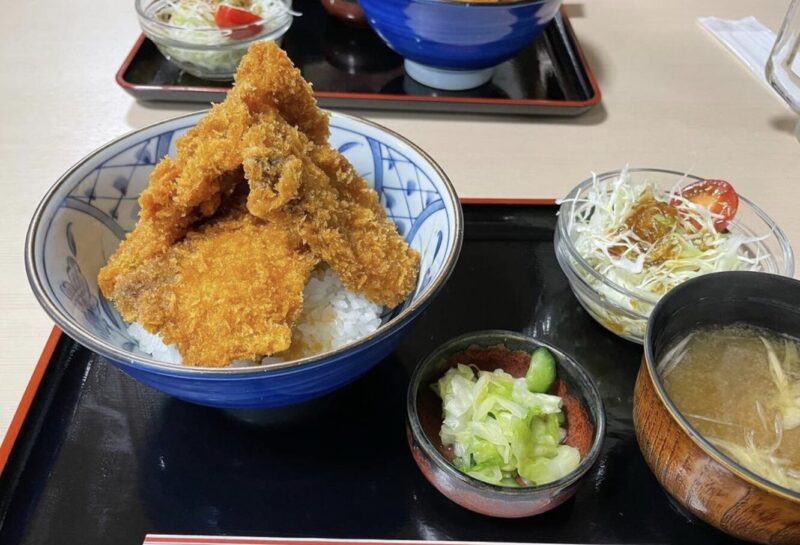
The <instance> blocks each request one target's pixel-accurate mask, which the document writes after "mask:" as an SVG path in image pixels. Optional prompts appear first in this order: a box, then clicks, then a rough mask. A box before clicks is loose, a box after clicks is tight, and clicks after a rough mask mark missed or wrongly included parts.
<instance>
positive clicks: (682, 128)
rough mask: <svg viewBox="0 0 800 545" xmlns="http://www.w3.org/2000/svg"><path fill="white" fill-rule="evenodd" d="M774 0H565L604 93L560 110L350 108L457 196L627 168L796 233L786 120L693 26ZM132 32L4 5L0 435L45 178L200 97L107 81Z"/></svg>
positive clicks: (25, 312) (797, 147) (794, 148)
mask: <svg viewBox="0 0 800 545" xmlns="http://www.w3.org/2000/svg"><path fill="white" fill-rule="evenodd" d="M787 5H788V0H762V1H760V2H753V1H752V0H706V1H704V2H698V1H697V0H669V1H657V0H649V1H648V0H591V1H587V2H585V3H573V4H569V5H568V13H569V14H570V15H571V18H572V22H573V26H574V28H575V31H576V33H577V35H578V38H579V40H580V42H581V44H582V46H583V49H584V51H585V53H586V55H587V57H588V59H589V62H590V64H591V66H592V68H593V70H594V72H595V74H596V75H597V79H598V82H599V85H600V88H601V90H602V93H603V101H602V104H601V105H600V106H598V107H595V108H594V109H593V110H591V111H590V112H589V113H587V114H585V115H583V116H581V117H578V118H575V119H561V118H550V119H543V118H522V117H520V118H509V117H499V116H497V117H491V116H490V117H487V116H483V117H476V116H466V115H458V116H454V115H433V114H429V115H426V114H407V113H397V114H388V113H377V112H357V113H360V114H361V115H364V116H366V117H369V118H371V119H373V120H376V121H378V122H379V123H383V124H385V125H387V126H388V127H390V128H392V129H394V130H396V131H398V132H400V133H401V134H403V135H405V136H407V137H409V138H410V139H411V140H413V141H414V142H416V143H417V144H419V145H420V146H422V147H423V148H424V149H425V150H426V151H428V152H429V153H430V154H431V155H432V156H433V157H434V158H435V159H436V160H437V161H438V162H439V163H440V164H441V166H442V167H443V168H444V169H445V171H446V172H447V173H448V174H449V176H450V178H451V179H452V180H453V182H454V184H455V185H456V188H457V189H458V191H459V193H460V194H461V195H462V196H465V197H556V196H560V195H563V194H564V193H566V191H567V190H568V189H569V188H570V187H571V186H573V185H575V184H576V183H577V182H578V181H580V180H582V179H584V178H585V177H586V176H587V175H588V174H589V172H590V171H592V170H594V171H598V172H601V171H605V170H612V169H615V168H619V167H621V166H623V165H624V164H625V163H630V164H631V165H632V166H654V167H655V166H659V167H663V168H671V169H676V170H690V171H691V172H693V173H696V174H698V175H701V176H707V177H712V176H713V177H715V178H726V179H728V180H731V181H732V182H733V183H734V185H735V186H736V188H737V189H738V190H739V191H740V192H741V193H743V194H745V195H747V196H750V197H752V198H753V199H754V200H755V201H756V202H757V203H758V204H759V205H761V207H762V208H763V209H765V210H766V211H767V212H768V213H769V214H770V215H772V216H773V218H775V219H776V221H777V222H778V223H779V225H781V226H782V227H783V228H784V229H785V230H786V232H787V234H788V235H789V238H790V240H792V241H793V242H794V243H797V241H800V214H797V212H796V211H797V204H796V199H797V198H798V196H800V190H798V187H797V186H798V181H800V180H798V176H799V175H800V144H798V142H797V141H796V140H795V138H794V136H793V135H792V130H793V126H794V121H795V116H794V114H793V113H792V112H791V111H790V110H789V108H788V107H787V106H785V105H784V104H783V103H782V102H781V101H780V99H778V98H777V96H776V95H774V94H773V93H772V92H771V91H770V90H769V89H768V88H767V87H766V86H765V85H764V84H763V83H761V82H760V81H758V80H757V79H756V78H755V77H754V76H753V75H752V74H750V73H749V72H748V71H747V70H746V69H745V68H744V66H743V65H741V64H740V63H739V61H738V60H736V59H735V58H734V57H733V56H732V55H731V54H730V53H729V52H727V51H726V50H725V49H724V48H723V46H722V45H720V44H719V43H718V42H716V41H715V40H714V39H713V38H712V37H711V35H709V34H708V33H707V32H706V31H704V30H703V29H702V28H701V27H700V26H699V25H698V24H697V21H696V19H697V17H699V16H703V15H716V16H719V17H724V18H739V17H744V16H747V15H754V16H756V17H757V18H758V19H759V20H760V21H761V22H763V23H764V24H765V25H767V26H768V27H770V28H772V29H777V28H778V26H779V24H780V21H781V19H782V17H783V14H784V12H785V10H786V8H787ZM138 35H139V28H138V24H137V21H136V17H135V14H134V10H133V0H109V1H106V2H97V1H96V0H94V1H91V0H71V1H69V2H64V1H56V0H46V1H40V2H24V1H23V2H11V3H8V5H6V6H5V7H4V16H3V17H2V18H0V70H1V71H2V72H0V164H1V165H2V173H3V174H2V176H0V183H2V189H3V191H2V194H3V195H4V197H3V198H2V201H0V202H1V203H2V204H0V206H1V207H2V210H0V300H2V305H3V310H4V312H3V313H2V315H1V316H0V347H1V348H2V349H0V435H2V436H4V435H5V434H6V430H7V428H8V424H9V422H10V421H11V418H12V415H13V413H14V410H15V408H16V407H17V404H18V402H19V400H20V397H21V395H22V392H23V391H24V388H25V385H26V384H27V382H28V379H29V378H30V375H31V372H32V369H33V367H34V365H35V363H36V360H37V358H38V356H39V353H40V352H41V350H42V347H43V345H44V343H45V340H46V339H47V337H48V335H49V333H50V330H51V328H52V325H53V324H52V322H51V321H50V319H49V318H48V317H47V316H46V315H45V313H44V312H43V311H42V310H41V309H40V307H39V305H38V304H37V302H36V300H35V299H34V297H33V295H32V293H31V291H30V289H29V287H28V282H27V279H26V277H25V270H24V267H23V260H22V251H23V241H24V238H25V232H26V229H27V225H28V221H29V219H30V216H31V214H32V213H33V210H34V208H35V206H36V204H37V203H38V201H39V199H40V198H41V197H42V196H43V195H44V193H45V191H46V190H47V188H48V187H49V186H50V185H51V184H52V183H53V182H54V181H55V180H56V179H57V178H58V177H59V175H60V174H62V173H63V172H64V171H65V170H66V169H67V168H69V167H70V166H71V165H72V164H73V163H75V162H76V161H78V160H79V159H81V158H82V157H83V156H84V155H86V154H87V153H89V152H90V151H92V150H93V149H94V148H96V147H98V146H100V145H101V144H103V143H105V142H106V141H108V140H110V139H112V138H114V137H116V136H119V135H120V134H122V133H125V132H127V131H130V130H132V129H136V128H139V127H142V126H144V125H147V124H149V123H152V122H155V121H159V120H162V119H165V118H168V117H171V116H174V115H176V114H180V113H184V112H187V111H192V110H196V109H199V107H198V105H196V104H195V105H192V104H177V103H160V104H158V103H152V104H140V103H137V102H136V101H135V100H133V99H132V98H131V97H130V96H129V95H127V94H126V93H125V92H124V91H123V90H122V89H121V88H119V87H118V86H117V84H116V83H115V81H114V74H115V72H116V70H117V68H118V67H119V65H120V64H121V62H122V60H123V59H124V58H125V56H126V55H127V53H128V51H129V50H130V48H131V46H132V44H133V43H134V42H135V40H136V38H137V36H138Z"/></svg>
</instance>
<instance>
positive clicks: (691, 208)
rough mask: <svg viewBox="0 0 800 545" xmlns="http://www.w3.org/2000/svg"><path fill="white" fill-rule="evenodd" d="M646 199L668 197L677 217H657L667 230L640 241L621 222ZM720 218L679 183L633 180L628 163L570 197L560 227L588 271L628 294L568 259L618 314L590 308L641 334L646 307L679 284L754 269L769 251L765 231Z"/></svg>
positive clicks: (627, 330)
mask: <svg viewBox="0 0 800 545" xmlns="http://www.w3.org/2000/svg"><path fill="white" fill-rule="evenodd" d="M681 181H683V180H681ZM679 184H680V181H679ZM645 199H654V200H655V202H666V203H673V204H674V206H675V208H676V209H677V211H678V214H677V217H676V218H664V222H665V225H668V226H669V227H670V228H671V231H670V233H669V234H668V235H667V236H666V237H664V238H663V239H662V240H659V241H658V242H656V243H648V242H647V241H643V240H642V239H641V238H639V237H638V236H637V234H636V233H635V232H634V231H632V230H631V229H630V228H628V226H627V225H626V223H625V222H626V220H627V219H628V217H629V216H630V215H631V213H632V211H634V209H635V208H636V206H637V204H639V203H641V202H642V201H643V200H645ZM719 218H720V216H718V215H715V214H712V213H711V212H710V211H709V210H708V209H707V208H704V207H702V206H699V205H697V204H694V203H692V202H690V201H688V200H686V199H683V198H682V197H681V195H680V194H679V187H678V184H676V186H675V187H674V188H672V190H670V191H664V190H662V189H659V188H658V187H656V185H655V184H653V183H638V184H635V183H633V182H632V181H631V176H630V172H629V170H628V167H627V166H626V167H625V168H624V169H623V170H622V171H621V172H620V175H619V176H618V177H615V178H611V179H604V180H600V179H598V178H597V176H594V179H593V184H592V186H591V188H589V189H588V191H586V192H585V194H583V195H581V196H580V197H578V198H576V199H575V200H574V202H573V204H572V207H571V210H570V216H569V218H568V222H567V234H568V236H569V237H570V240H571V241H572V244H573V245H574V247H575V249H576V250H577V252H578V253H579V254H580V255H581V257H583V259H584V260H585V261H586V263H587V264H588V265H589V266H590V267H591V268H592V269H594V271H596V272H597V273H599V275H601V276H602V277H604V278H605V279H607V281H609V282H611V283H613V284H615V285H617V286H619V287H621V288H622V289H623V290H626V291H627V292H628V294H626V293H623V292H621V291H620V290H617V289H614V288H613V287H611V286H608V285H606V284H605V283H604V282H602V281H601V280H600V279H599V278H597V277H595V276H594V275H593V274H592V273H591V271H587V270H585V268H584V267H582V266H580V265H579V264H577V263H574V262H573V268H574V270H575V271H576V272H577V273H578V274H579V275H580V276H581V277H582V278H583V279H584V280H585V281H586V282H587V283H589V284H590V285H591V286H592V288H593V289H594V290H596V291H597V292H599V294H600V296H601V298H603V299H606V300H608V301H609V302H611V303H612V304H613V305H615V306H617V307H619V308H620V309H621V310H622V313H621V314H617V313H614V314H612V313H610V312H608V311H607V310H606V308H603V307H601V306H600V305H594V304H593V305H591V308H592V310H593V311H594V312H595V313H597V314H598V315H599V316H600V318H601V321H603V322H604V323H606V324H607V325H609V326H611V328H612V329H615V330H617V329H620V330H622V332H623V333H627V334H630V335H633V336H635V337H639V338H641V337H642V336H643V335H644V329H645V325H646V324H645V320H646V318H647V316H648V315H649V313H650V311H651V310H652V306H653V305H654V304H655V303H656V302H657V301H658V299H659V298H660V297H661V296H662V295H664V294H665V293H667V292H668V291H669V290H671V289H672V288H674V287H675V286H677V285H678V284H680V283H682V282H685V281H686V280H689V279H691V278H694V277H696V276H699V275H701V274H706V273H712V272H720V271H735V270H761V269H762V268H763V267H762V262H763V261H764V260H765V259H767V258H768V257H769V256H768V255H767V254H766V252H765V251H763V249H762V245H761V244H757V243H758V242H760V241H762V240H764V239H766V238H767V237H768V236H769V235H765V236H760V237H759V236H748V235H745V234H742V233H740V232H736V229H732V231H733V232H718V231H717V230H716V229H715V227H714V221H715V220H717V219H719ZM695 225H699V226H700V228H699V229H698V228H697V227H695ZM584 302H587V301H585V300H584ZM639 317H641V318H639ZM603 318H606V319H605V320H604V319H603Z"/></svg>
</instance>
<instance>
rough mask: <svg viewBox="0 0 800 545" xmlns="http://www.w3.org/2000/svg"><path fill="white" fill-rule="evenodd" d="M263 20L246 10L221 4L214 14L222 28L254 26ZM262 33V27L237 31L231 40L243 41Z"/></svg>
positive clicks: (215, 19)
mask: <svg viewBox="0 0 800 545" xmlns="http://www.w3.org/2000/svg"><path fill="white" fill-rule="evenodd" d="M260 20H261V17H259V16H258V15H256V14H255V13H253V12H251V11H247V10H246V9H242V8H237V7H234V6H229V5H228V4H220V5H219V6H217V9H216V11H215V12H214V22H215V23H217V26H218V27H220V28H230V27H236V26H242V25H252V24H253V23H257V22H258V21H260ZM259 32H261V26H260V25H252V26H251V27H248V28H242V29H237V30H234V31H232V32H231V38H234V39H242V38H247V37H249V36H253V35H254V34H258V33H259Z"/></svg>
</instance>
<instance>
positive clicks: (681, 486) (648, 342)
mask: <svg viewBox="0 0 800 545" xmlns="http://www.w3.org/2000/svg"><path fill="white" fill-rule="evenodd" d="M734 323H748V324H752V325H755V326H759V327H765V328H769V329H773V330H777V331H780V332H785V333H788V334H791V335H793V336H798V333H800V282H798V281H796V280H793V279H790V278H785V277H779V276H775V275H770V274H765V273H745V272H736V273H718V274H711V275H706V276H702V277H700V278H697V279H694V280H691V281H689V282H687V283H685V284H682V285H681V286H679V287H677V288H675V289H674V290H672V291H671V292H670V293H669V294H667V295H666V296H665V297H664V298H663V299H662V300H661V302H659V304H658V305H657V306H656V308H655V309H654V310H653V313H652V314H651V316H650V320H649V322H648V327H647V336H646V338H645V357H644V359H643V361H642V366H641V368H640V369H639V374H638V376H637V379H636V386H635V389H634V397H633V423H634V428H635V430H636V438H637V440H638V442H639V447H640V449H641V451H642V454H643V455H644V458H645V460H646V461H647V464H648V465H649V466H650V469H651V470H652V471H653V473H654V474H655V476H656V478H657V479H658V481H659V482H660V483H661V485H662V486H663V487H664V488H665V489H666V490H667V491H668V492H669V493H670V494H671V495H672V497H673V498H675V500H677V501H678V502H679V503H680V504H681V505H683V506H684V507H685V508H686V509H688V510H689V511H690V512H691V513H692V514H694V515H695V516H697V517H698V518H700V519H702V520H704V521H706V522H707V523H709V524H711V525H712V526H715V527H716V528H719V529H720V530H722V531H723V532H726V533H728V534H730V535H732V536H736V537H738V538H741V539H746V540H749V541H755V542H758V543H774V544H786V545H790V544H792V545H797V544H800V492H797V491H792V490H789V489H786V488H783V487H781V486H778V485H775V484H773V483H771V482H769V481H767V480H765V479H763V478H762V477H759V476H758V475H756V474H754V473H752V472H750V471H748V470H747V469H745V468H744V467H742V466H740V465H739V464H737V463H736V462H734V461H733V460H731V459H730V458H728V457H727V456H726V455H725V454H723V453H722V452H721V451H719V450H717V449H716V448H714V447H713V446H712V445H711V444H710V443H709V442H708V441H706V440H705V439H704V438H703V437H702V436H701V435H700V434H698V433H697V431H695V430H694V428H693V427H692V426H691V425H690V424H689V423H688V421H687V420H686V419H684V418H683V416H682V415H681V414H680V412H679V411H678V410H677V408H676V407H675V405H674V404H673V403H672V401H671V400H670V399H669V396H668V395H667V393H666V390H665V389H664V387H663V385H662V383H661V380H660V377H659V376H658V373H657V372H656V364H657V362H658V360H659V359H660V357H661V355H662V354H663V353H664V351H665V350H667V349H669V348H670V346H671V345H672V344H674V342H675V341H677V340H678V339H680V338H682V337H683V336H684V335H685V334H686V333H688V332H689V331H691V330H692V329H695V328H697V327H698V326H699V325H730V324H734Z"/></svg>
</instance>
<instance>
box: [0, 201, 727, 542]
mask: <svg viewBox="0 0 800 545" xmlns="http://www.w3.org/2000/svg"><path fill="white" fill-rule="evenodd" d="M555 213H556V207H555V206H554V205H553V203H552V201H548V200H536V199H532V200H505V199H492V200H488V201H487V200H481V199H470V200H468V201H465V202H464V219H465V229H464V245H463V248H462V251H461V256H460V258H459V261H458V264H457V266H456V268H455V270H454V271H453V274H452V276H451V277H450V279H449V281H448V283H447V285H446V286H445V288H444V289H443V290H442V292H441V293H440V294H439V296H438V297H437V298H436V300H435V301H433V302H432V304H431V306H430V307H429V308H428V310H426V312H425V313H424V314H423V315H422V316H421V317H420V318H419V320H418V321H417V322H416V323H415V324H414V325H413V326H412V328H411V331H410V332H409V334H408V337H407V338H406V339H405V340H404V341H403V342H402V343H401V344H400V346H399V347H398V348H397V350H396V351H395V352H394V353H393V354H391V355H390V356H389V357H388V358H387V359H386V361H384V362H382V363H381V364H379V365H377V366H376V367H375V368H374V369H373V370H371V371H370V372H368V373H367V374H365V375H364V376H363V377H361V378H360V379H358V380H356V381H355V382H353V383H352V384H350V385H348V386H346V387H345V388H343V389H341V390H339V391H337V392H334V393H332V394H330V395H328V396H325V397H323V398H320V399H317V400H313V401H311V402H308V403H306V404H302V405H297V406H293V407H287V408H282V409H278V410H271V411H263V412H253V411H223V410H217V409H211V408H208V407H200V406H196V405H191V404H188V403H185V402H182V401H179V400H177V399H173V398H170V397H168V396H166V395H165V394H163V393H161V392H158V391H156V390H153V389H150V388H148V387H147V386H144V385H142V384H141V383H139V382H136V381H134V380H133V379H131V378H130V377H128V376H127V375H125V374H124V373H122V372H121V371H119V370H118V369H117V368H115V367H113V366H112V365H110V364H109V363H108V362H107V361H105V360H104V359H103V358H102V357H100V356H98V355H97V354H94V353H92V352H91V351H89V350H87V349H86V348H83V347H81V346H80V345H78V344H77V343H76V342H75V341H73V340H72V339H70V338H69V337H68V336H67V335H61V334H60V333H59V332H58V330H54V332H53V334H52V335H51V336H50V339H49V340H48V343H47V346H46V348H45V351H44V353H43V354H42V357H41V359H40V361H39V364H38V365H37V367H36V370H35V371H34V374H33V378H32V379H31V382H30V384H29V386H28V389H27V390H26V392H25V395H24V397H23V400H22V402H21V404H20V407H19V409H18V411H17V413H16V416H15V417H14V420H13V423H12V425H11V428H10V430H9V432H8V435H7V436H6V439H5V441H4V442H3V445H2V448H0V455H1V456H0V465H2V466H3V469H2V473H0V543H9V544H11V543H13V544H14V545H29V544H40V543H80V544H81V545H95V544H98V545H99V544H106V543H114V544H115V545H126V544H128V545H141V543H142V541H143V540H144V539H145V535H146V534H155V535H154V536H153V537H151V542H153V543H154V545H155V543H159V542H163V543H187V542H188V543H192V542H193V541H192V539H193V538H189V537H163V534H172V535H173V536H181V535H182V536H191V535H215V536H223V535H229V536H230V535H239V536H247V535H252V536H282V538H281V539H279V540H277V541H278V542H279V543H273V544H272V545H311V544H303V543H293V542H290V541H289V540H286V539H284V538H285V537H286V538H288V537H294V538H310V539H313V540H316V541H319V540H320V538H325V540H327V539H334V538H344V539H348V540H355V539H368V540H385V539H389V540H426V541H432V542H443V541H457V542H459V544H458V545H464V544H463V542H466V541H483V542H519V543H531V542H545V543H582V544H588V543H598V544H606V543H620V544H627V543H637V544H640V543H650V544H663V545H666V544H676V543H681V544H683V543H687V544H688V543H703V544H704V545H733V544H738V543H741V542H739V541H736V540H734V539H731V538H729V537H728V536H725V535H724V534H722V533H720V532H718V531H717V530H715V529H714V528H712V527H710V526H708V525H706V524H704V523H703V522H701V521H699V520H696V519H694V518H692V517H691V516H690V515H688V514H686V513H685V512H684V511H682V510H681V508H680V507H678V506H677V505H676V504H674V503H673V502H672V500H671V499H670V497H669V496H668V495H667V494H666V493H665V492H664V490H663V489H662V488H661V487H660V486H659V484H658V482H657V481H656V479H655V477H654V476H653V474H652V473H651V472H650V470H649V469H648V467H647V464H646V463H645V461H644V459H643V458H642V456H641V454H640V452H639V449H638V446H637V444H636V438H635V435H634V431H633V426H632V418H631V407H632V397H633V385H634V381H635V378H636V373H637V371H638V368H639V364H640V360H641V347H640V346H638V345H635V344H633V343H629V342H626V341H624V340H622V339H620V338H619V337H617V336H615V335H613V334H611V333H609V332H608V331H606V330H605V329H604V328H602V327H601V326H599V325H598V324H597V323H596V322H595V321H594V320H593V319H592V318H591V317H590V316H589V315H588V314H587V313H586V312H585V311H584V310H583V308H582V307H581V305H580V303H579V302H578V301H577V299H575V297H574V295H573V294H572V291H571V290H570V288H569V285H568V284H567V280H566V278H565V277H564V274H563V273H562V272H561V269H560V268H559V266H558V263H557V261H556V257H555V253H554V249H553V234H554V229H555V225H556V215H555ZM490 328H500V329H509V330H515V331H522V332H524V333H527V334H530V335H533V336H536V337H539V338H542V339H544V340H547V341H549V342H552V343H553V344H554V345H556V346H560V347H562V348H563V349H564V350H565V351H566V352H568V353H570V354H571V355H572V356H573V357H574V358H575V359H576V360H577V361H578V362H580V363H581V364H582V365H583V366H584V367H585V368H586V370H587V371H588V372H589V373H590V374H591V375H592V376H593V377H594V378H595V380H596V381H597V383H598V386H599V388H600V392H601V395H602V396H603V402H604V404H605V409H606V417H607V435H606V439H605V444H604V447H603V451H602V453H601V455H600V458H599V459H598V461H597V464H596V465H595V466H594V468H593V469H592V470H591V471H590V472H589V473H588V474H587V476H586V480H585V481H584V482H583V484H582V486H581V487H580V489H579V490H578V492H577V493H576V495H575V496H574V497H573V498H572V499H570V500H569V501H567V502H566V503H564V504H563V505H560V506H559V507H557V508H556V509H554V510H552V511H550V512H548V513H545V514H542V515H539V516H536V517H531V518H526V519H516V520H504V519H494V518H490V517H485V516H481V515H476V514H474V513H472V512H470V511H467V510H465V509H463V508H461V507H459V506H458V505H456V504H454V503H452V502H450V501H449V500H448V499H447V498H445V497H444V496H442V495H441V494H439V493H438V492H437V491H436V490H435V489H434V488H433V487H432V486H431V485H430V484H429V483H428V482H427V481H426V480H425V478H424V477H423V476H422V474H421V472H420V471H419V470H418V469H417V467H416V465H415V464H414V462H413V459H412V456H411V454H410V452H409V451H408V445H407V444H406V439H405V432H404V421H405V416H406V415H405V397H406V389H407V384H408V380H409V376H410V373H411V371H412V370H413V369H414V367H415V366H416V365H417V364H418V363H419V361H420V360H421V359H422V358H423V357H424V356H425V355H426V354H428V353H429V352H430V351H431V350H433V349H434V348H435V347H437V346H438V345H440V344H441V343H443V342H444V341H446V340H448V339H450V338H452V337H454V336H456V335H459V334H462V333H465V332H467V331H474V330H479V329H490ZM158 534H161V535H162V536H158ZM159 540H160V541H159ZM325 540H323V541H325ZM273 541H275V540H273ZM194 542H197V540H195V541H194ZM199 542H200V543H204V544H206V543H208V544H211V543H220V544H221V543H240V544H249V543H256V542H258V540H252V539H241V540H233V541H231V540H224V539H220V538H207V539H201V540H200V541H199ZM320 545H340V544H328V543H324V544H320ZM353 545H379V544H370V543H359V544H353ZM391 545H399V544H391ZM431 545H441V543H432V544H431Z"/></svg>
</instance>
